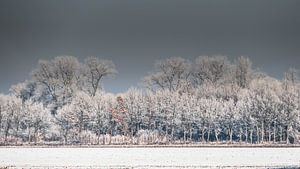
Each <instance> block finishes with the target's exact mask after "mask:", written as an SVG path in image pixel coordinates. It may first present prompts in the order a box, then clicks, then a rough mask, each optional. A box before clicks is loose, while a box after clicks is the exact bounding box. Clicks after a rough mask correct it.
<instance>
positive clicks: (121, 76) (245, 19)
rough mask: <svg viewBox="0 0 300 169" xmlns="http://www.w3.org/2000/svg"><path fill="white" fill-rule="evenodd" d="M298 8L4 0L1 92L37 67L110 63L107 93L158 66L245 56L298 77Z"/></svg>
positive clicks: (293, 3) (174, 1)
mask: <svg viewBox="0 0 300 169" xmlns="http://www.w3.org/2000/svg"><path fill="white" fill-rule="evenodd" d="M299 31H300V1H297V0H286V1H275V0H264V1H262V0H257V1H255V0H250V1H239V0H236V1H233V0H229V1H225V0H220V1H213V0H207V1H200V0H195V1H193V0H128V1H125V0H103V1H101V0H98V1H96V0H82V1H78V0H69V1H67V0H49V1H45V0H26V1H24V0H19V1H16V0H1V1H0V92H5V93H6V92H7V91H8V89H9V87H10V85H12V84H15V83H18V82H21V81H23V80H25V79H28V78H29V75H30V72H31V71H32V69H33V68H34V67H35V66H36V64H37V62H38V60H39V59H51V58H53V57H55V56H58V55H73V56H76V57H78V58H79V59H80V60H83V59H84V58H85V57H87V56H99V57H102V58H106V59H111V60H113V62H114V63H115V64H116V67H117V69H118V71H119V73H118V75H117V76H116V77H115V78H114V79H109V80H106V81H105V83H104V87H105V89H106V90H107V91H109V92H114V93H117V92H123V91H125V90H127V89H128V87H130V86H137V85H138V83H140V81H141V78H142V77H143V76H144V75H146V74H147V72H149V71H151V70H152V69H153V63H154V61H155V60H156V59H162V58H167V57H170V56H181V57H185V58H189V59H193V58H195V57H197V56H199V55H219V54H221V55H226V56H228V57H229V58H230V59H234V58H236V57H238V56H241V55H244V56H249V57H250V58H251V60H252V61H253V62H254V66H255V67H258V68H260V69H261V70H263V71H265V72H267V73H268V74H269V75H271V76H274V77H277V78H281V77H282V74H283V72H284V71H286V70H287V69H288V67H295V68H298V69H300V32H299Z"/></svg>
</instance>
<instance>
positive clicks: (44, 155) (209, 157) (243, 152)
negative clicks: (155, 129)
mask: <svg viewBox="0 0 300 169" xmlns="http://www.w3.org/2000/svg"><path fill="white" fill-rule="evenodd" d="M0 166H13V167H11V168H48V167H54V168H63V167H67V168H88V167H89V168H183V167H186V168H242V167H243V168H266V167H288V166H294V167H300V148H0ZM0 168H1V167H0Z"/></svg>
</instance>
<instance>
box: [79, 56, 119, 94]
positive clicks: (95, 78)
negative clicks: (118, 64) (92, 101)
mask: <svg viewBox="0 0 300 169" xmlns="http://www.w3.org/2000/svg"><path fill="white" fill-rule="evenodd" d="M116 73H117V71H116V69H115V65H114V63H113V62H112V61H110V60H103V59H99V58H97V57H89V58H87V59H86V60H85V65H84V76H85V78H86V82H87V88H88V91H89V93H90V94H91V95H92V96H95V94H96V92H97V90H98V89H99V85H100V82H101V80H102V79H103V78H104V77H106V76H110V75H114V74H116Z"/></svg>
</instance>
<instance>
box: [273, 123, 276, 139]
mask: <svg viewBox="0 0 300 169" xmlns="http://www.w3.org/2000/svg"><path fill="white" fill-rule="evenodd" d="M275 142H276V122H274V126H273V143H275Z"/></svg>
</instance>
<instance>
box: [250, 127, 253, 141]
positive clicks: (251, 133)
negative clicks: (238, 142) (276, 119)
mask: <svg viewBox="0 0 300 169" xmlns="http://www.w3.org/2000/svg"><path fill="white" fill-rule="evenodd" d="M250 143H251V144H253V129H251V130H250Z"/></svg>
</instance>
